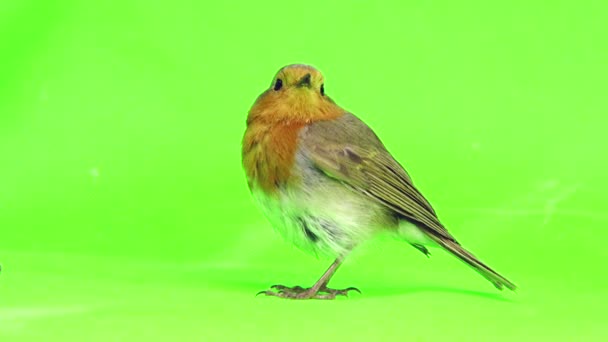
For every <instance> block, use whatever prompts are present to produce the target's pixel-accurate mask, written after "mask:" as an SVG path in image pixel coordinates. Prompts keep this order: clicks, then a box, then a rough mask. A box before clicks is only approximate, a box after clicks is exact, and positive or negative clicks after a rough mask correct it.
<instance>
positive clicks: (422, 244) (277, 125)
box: [242, 64, 517, 299]
mask: <svg viewBox="0 0 608 342" xmlns="http://www.w3.org/2000/svg"><path fill="white" fill-rule="evenodd" d="M242 166H243V169H244V173H245V175H246V179H247V184H248V186H249V190H250V193H251V197H252V199H253V201H254V202H255V203H256V204H257V206H258V207H259V208H260V210H261V211H262V212H263V214H264V216H265V217H266V218H267V220H268V221H269V222H270V224H271V225H272V226H273V227H274V228H275V230H277V231H278V232H279V233H280V234H281V235H282V236H283V237H284V238H285V240H287V241H289V242H291V243H293V244H294V245H295V246H296V247H298V248H299V249H301V250H304V251H306V252H309V253H311V254H315V255H317V256H319V255H321V256H325V257H329V258H331V259H333V260H334V261H333V262H332V263H331V265H330V266H329V268H328V269H327V270H326V271H325V272H324V273H323V274H322V276H321V277H320V278H319V280H318V281H316V282H315V283H314V284H313V285H312V286H310V287H302V286H291V287H290V286H285V285H272V286H271V287H270V288H269V289H268V290H264V291H261V292H259V293H258V295H260V294H264V295H266V296H275V297H280V298H287V299H335V298H337V297H338V296H348V294H349V293H350V292H351V291H356V292H359V293H361V291H360V290H359V289H357V288H355V287H349V288H344V289H332V288H329V287H328V283H329V281H330V279H331V278H332V276H333V275H334V274H335V272H336V270H337V269H338V268H339V267H340V265H341V264H342V263H343V262H344V260H345V259H346V257H347V256H348V255H349V253H350V252H351V251H353V250H354V249H355V248H356V247H358V246H360V245H362V244H363V243H365V242H366V241H368V240H370V239H372V238H373V237H374V236H376V235H377V234H380V233H384V232H388V233H389V234H392V235H394V236H396V237H397V238H398V239H399V240H401V241H403V242H405V243H407V244H409V245H411V246H412V247H414V248H415V249H416V250H418V251H420V252H421V253H423V254H424V255H426V256H427V257H428V256H430V251H429V249H428V248H431V247H432V248H442V249H444V250H446V251H447V252H449V253H451V254H452V255H454V256H455V257H456V258H458V259H460V260H461V261H463V262H464V263H465V264H468V265H469V266H470V267H471V268H473V269H474V270H475V271H477V272H478V273H479V274H480V275H481V276H483V277H484V278H485V279H487V280H488V281H490V282H491V283H492V284H493V285H494V286H495V287H496V288H497V289H499V290H503V289H504V288H507V289H509V290H512V291H515V289H516V288H517V287H516V285H515V284H513V283H512V282H511V281H509V280H507V279H506V278H505V277H503V276H501V275H500V274H498V273H497V272H495V271H494V270H493V269H491V268H490V267H488V266H487V265H486V264H484V263H483V262H481V261H480V260H479V259H478V258H477V257H475V256H474V255H473V254H472V253H470V252H469V251H468V250H466V249H465V248H464V247H463V246H462V245H461V244H460V243H459V242H458V241H457V240H456V238H455V237H454V236H453V235H452V234H451V233H450V232H448V230H447V229H446V228H445V226H444V225H443V224H442V223H441V222H440V220H439V218H438V216H437V214H436V212H435V210H434V209H433V207H432V206H431V204H430V203H429V201H427V199H426V198H425V197H424V196H423V195H422V193H421V192H420V191H419V190H418V188H417V187H416V186H415V185H414V183H413V181H412V178H411V177H410V175H409V174H408V172H407V171H406V170H405V169H404V168H403V167H402V166H401V164H400V163H399V162H398V161H397V160H396V159H395V158H393V156H392V155H391V153H390V152H389V151H388V149H387V148H386V147H385V145H384V144H383V143H382V141H381V140H380V138H379V137H378V136H377V135H376V133H375V132H374V131H373V130H372V129H371V128H370V127H369V126H368V125H367V124H366V123H364V122H363V121H362V120H361V119H359V118H358V117H357V116H355V115H354V114H352V113H350V112H349V111H347V110H345V109H343V108H342V107H340V106H339V105H338V104H336V102H335V101H334V100H332V99H331V98H330V97H329V96H328V95H327V94H326V93H325V81H324V76H323V75H322V74H321V72H320V71H318V70H317V69H316V68H315V67H313V66H310V65H306V64H290V65H287V66H284V67H282V68H280V69H279V71H278V72H277V73H276V74H275V76H274V77H273V79H272V82H271V84H270V86H269V87H268V88H267V89H266V90H265V91H263V92H262V94H261V95H259V96H258V98H257V99H256V100H255V102H254V104H253V106H252V107H251V109H250V110H249V113H248V115H247V120H246V130H245V133H244V136H243V139H242Z"/></svg>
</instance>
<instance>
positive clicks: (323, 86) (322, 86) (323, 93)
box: [320, 84, 325, 96]
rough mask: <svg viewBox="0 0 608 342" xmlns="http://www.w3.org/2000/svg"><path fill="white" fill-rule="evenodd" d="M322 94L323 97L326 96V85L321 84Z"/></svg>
mask: <svg viewBox="0 0 608 342" xmlns="http://www.w3.org/2000/svg"><path fill="white" fill-rule="evenodd" d="M320 92H321V96H324V95H325V84H321V89H320Z"/></svg>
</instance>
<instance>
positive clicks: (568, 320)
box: [0, 241, 608, 341]
mask: <svg viewBox="0 0 608 342" xmlns="http://www.w3.org/2000/svg"><path fill="white" fill-rule="evenodd" d="M275 242H278V241H275ZM380 244H381V245H382V252H381V253H379V251H378V249H377V248H373V247H372V248H370V250H368V251H365V252H363V253H361V254H362V255H359V256H358V257H357V258H356V260H355V261H353V262H350V263H348V262H347V263H346V265H345V267H344V268H343V269H341V273H338V275H337V276H336V278H335V282H334V285H335V286H349V285H356V286H358V287H360V288H361V290H363V295H357V294H353V295H352V296H351V297H350V298H349V299H341V300H338V301H333V302H328V301H285V300H280V299H277V298H266V297H262V296H260V297H255V296H254V294H255V293H256V291H259V290H261V289H264V288H265V287H266V286H268V285H270V284H272V283H277V282H281V280H287V282H288V283H289V282H298V281H300V282H302V285H307V284H305V283H303V282H305V281H306V279H310V280H314V279H313V278H315V277H316V276H318V274H319V273H320V272H321V271H322V269H323V268H324V267H326V265H325V264H324V263H322V262H319V261H310V260H308V259H307V257H305V256H301V255H300V254H298V253H297V252H294V253H293V254H290V253H288V255H287V256H286V257H293V258H294V261H293V262H294V263H295V264H298V263H301V262H302V261H306V260H308V261H310V262H309V263H306V262H303V263H302V264H303V266H302V269H301V272H296V271H293V270H290V267H289V263H288V262H278V263H277V265H274V266H273V265H270V264H268V262H266V263H262V264H260V265H258V266H257V267H256V266H255V265H252V264H251V263H241V265H238V264H235V263H233V262H231V261H228V262H227V263H225V264H224V265H220V264H216V265H210V264H208V263H207V264H206V263H204V262H194V261H193V262H184V261H182V262H179V263H177V262H176V263H167V262H152V261H148V262H143V261H134V260H128V259H121V258H116V257H90V256H80V255H60V254H32V253H17V252H10V253H7V252H4V253H2V255H1V257H2V259H3V260H4V270H3V274H2V277H1V278H0V293H1V294H2V295H1V299H0V300H1V306H0V341H213V340H218V341H219V340H237V339H239V340H266V339H268V338H272V339H277V340H295V341H310V340H313V339H317V340H325V339H327V338H330V339H331V340H336V341H339V340H346V339H349V340H378V339H380V340H400V341H437V340H450V341H490V340H491V341H514V340H519V341H532V340H535V341H539V340H540V341H555V340H558V341H575V340H576V341H602V340H604V341H605V340H606V337H608V335H607V334H606V329H607V328H606V314H605V311H604V309H603V308H604V307H605V305H606V304H608V303H607V302H606V300H605V298H606V295H605V293H604V290H605V289H602V285H601V284H595V285H594V284H593V282H591V283H589V282H586V281H580V282H579V281H577V278H578V277H584V276H583V275H574V274H573V273H572V270H569V271H568V270H566V271H565V272H566V273H568V272H569V275H563V280H562V281H556V279H557V278H556V277H559V276H561V275H550V274H548V273H547V274H542V275H541V274H539V275H537V276H534V275H533V274H529V273H528V274H527V273H524V272H517V267H516V264H515V261H517V262H519V261H520V260H521V259H522V258H520V257H516V258H515V260H514V263H513V264H510V267H502V268H503V269H505V268H506V269H509V276H510V277H512V278H513V279H514V280H516V281H517V282H518V284H519V285H520V286H521V290H520V291H518V293H516V294H513V293H501V292H498V291H495V290H494V289H493V288H492V287H491V286H489V285H488V284H487V283H485V281H484V280H483V279H481V278H480V277H478V276H477V275H476V274H475V273H473V272H471V271H469V270H468V269H467V268H466V267H464V266H463V265H461V264H459V263H458V262H454V261H453V260H452V259H450V258H449V257H447V256H445V255H443V254H442V253H440V252H435V255H434V256H433V259H432V260H430V261H428V260H426V259H424V257H423V256H422V255H420V256H418V253H417V252H411V253H410V252H402V253H400V252H399V250H400V248H401V247H400V245H398V244H393V243H390V242H381V243H380ZM408 251H409V250H408ZM388 253H396V255H394V256H393V257H392V258H386V257H385V256H386V255H388ZM404 262H409V263H410V264H407V265H403V264H402V263H404ZM531 263H534V261H533V260H532V261H531ZM415 267H417V268H416V269H414V268H415ZM527 269H534V265H530V264H528V265H527ZM577 284H578V285H577ZM289 285H293V284H292V283H289Z"/></svg>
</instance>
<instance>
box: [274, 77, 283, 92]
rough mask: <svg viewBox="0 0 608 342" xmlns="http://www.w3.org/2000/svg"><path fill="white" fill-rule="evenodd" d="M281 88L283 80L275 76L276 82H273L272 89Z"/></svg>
mask: <svg viewBox="0 0 608 342" xmlns="http://www.w3.org/2000/svg"><path fill="white" fill-rule="evenodd" d="M281 88H283V80H282V79H280V78H277V82H276V83H275V84H274V90H279V89H281Z"/></svg>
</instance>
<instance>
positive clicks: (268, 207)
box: [244, 125, 396, 257]
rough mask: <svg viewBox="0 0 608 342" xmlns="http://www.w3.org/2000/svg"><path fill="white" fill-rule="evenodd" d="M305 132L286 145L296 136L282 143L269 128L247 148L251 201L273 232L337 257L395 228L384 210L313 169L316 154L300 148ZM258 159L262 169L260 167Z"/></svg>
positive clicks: (309, 249) (298, 244)
mask: <svg viewBox="0 0 608 342" xmlns="http://www.w3.org/2000/svg"><path fill="white" fill-rule="evenodd" d="M307 129H308V127H307V126H306V125H304V126H302V127H300V128H299V129H298V130H297V132H298V135H297V136H296V137H295V140H294V141H295V144H293V145H292V144H290V143H286V142H285V141H284V140H283V139H285V138H286V137H288V135H289V134H292V133H291V132H290V131H289V129H285V131H283V132H282V133H283V134H284V135H283V136H282V137H281V138H280V139H279V138H278V137H272V135H273V134H276V132H277V131H272V129H271V128H269V129H268V130H266V134H267V135H268V134H269V135H271V136H264V135H263V134H260V135H259V136H258V140H259V142H258V143H257V144H253V145H251V146H249V152H248V153H249V156H248V155H247V153H244V163H245V167H246V169H247V165H250V167H251V169H249V170H247V174H248V180H249V186H250V189H251V192H252V194H253V198H254V199H255V201H256V202H257V204H258V205H259V206H260V208H261V209H262V211H263V213H264V214H265V216H266V217H267V218H268V220H269V221H270V222H271V224H272V226H273V227H274V228H276V229H277V230H278V231H279V233H281V235H283V237H284V238H285V239H286V240H288V241H290V242H292V243H294V244H295V245H296V246H297V247H299V248H300V249H303V250H305V251H309V252H312V253H314V254H317V255H319V256H321V255H324V256H332V257H334V256H337V255H340V254H343V253H345V252H346V251H348V250H350V249H352V248H353V247H354V246H355V245H357V244H359V243H360V242H362V241H365V240H367V239H369V238H370V237H371V235H373V234H374V233H376V232H377V231H379V230H381V229H382V228H384V227H386V226H389V225H395V224H396V219H395V218H394V216H392V215H391V214H390V213H389V211H388V210H386V208H384V207H383V206H381V205H380V204H378V203H375V202H373V201H371V200H370V199H369V198H368V197H366V196H364V195H362V194H360V193H359V192H356V191H354V190H353V189H351V188H349V187H346V186H344V184H342V183H340V182H339V181H337V180H335V179H333V178H330V177H328V176H327V175H326V174H324V173H323V172H322V171H320V170H319V169H318V168H316V167H315V165H314V163H313V162H312V159H311V158H310V153H313V152H312V151H310V150H308V149H306V148H303V146H302V144H299V143H298V142H299V139H300V138H301V136H302V135H304V134H305V133H306V131H307ZM260 131H261V130H260ZM254 136H256V134H250V137H249V138H246V140H247V139H253V137H254ZM272 142H275V143H274V144H273V143H272ZM244 146H247V144H244ZM286 151H289V152H291V153H292V154H285V153H286ZM254 158H257V159H259V160H261V163H262V165H256V163H255V162H254V161H253V159H254ZM273 168H279V169H278V170H274V169H273ZM281 168H284V169H281ZM269 188H270V189H271V190H270V191H269V190H268V189H269Z"/></svg>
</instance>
